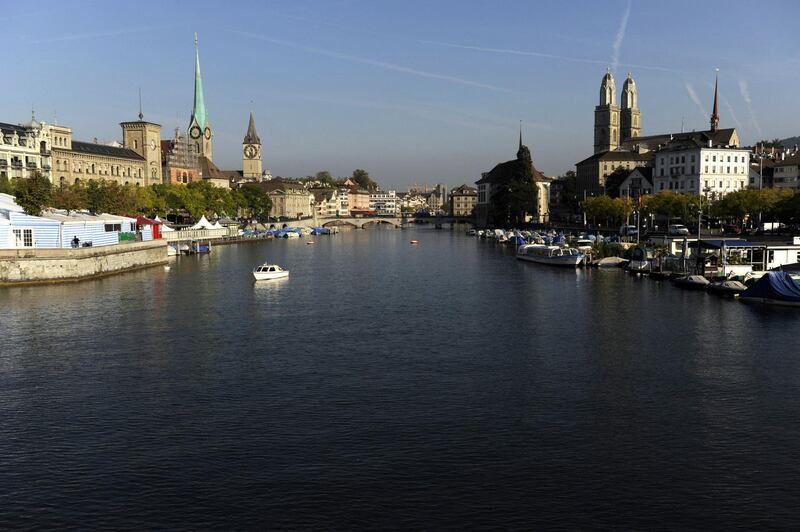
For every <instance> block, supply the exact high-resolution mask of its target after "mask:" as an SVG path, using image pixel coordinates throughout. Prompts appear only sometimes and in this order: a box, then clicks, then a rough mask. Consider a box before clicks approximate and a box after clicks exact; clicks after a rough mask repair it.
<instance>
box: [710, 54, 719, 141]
mask: <svg viewBox="0 0 800 532" xmlns="http://www.w3.org/2000/svg"><path fill="white" fill-rule="evenodd" d="M717 85H719V69H717V76H716V78H715V79H714V110H713V111H712V112H711V131H716V130H717V129H718V128H719V109H718V107H717Z"/></svg>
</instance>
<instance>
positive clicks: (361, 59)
mask: <svg viewBox="0 0 800 532" xmlns="http://www.w3.org/2000/svg"><path fill="white" fill-rule="evenodd" d="M233 33H236V34H238V35H242V36H244V37H249V38H251V39H257V40H261V41H265V42H269V43H272V44H277V45H279V46H285V47H287V48H294V49H296V50H302V51H304V52H309V53H312V54H319V55H324V56H328V57H333V58H336V59H342V60H344V61H350V62H353V63H361V64H364V65H370V66H374V67H378V68H383V69H385V70H391V71H394V72H400V73H402V74H409V75H411V76H417V77H421V78H430V79H438V80H441V81H448V82H450V83H457V84H459V85H466V86H469V87H477V88H479V89H487V90H491V91H497V92H509V93H510V92H513V91H511V90H510V89H506V88H504V87H498V86H496V85H489V84H487V83H480V82H478V81H472V80H469V79H463V78H457V77H454V76H448V75H446V74H439V73H436V72H427V71H425V70H417V69H415V68H410V67H405V66H402V65H396V64H394V63H387V62H384V61H377V60H375V59H369V58H366V57H358V56H355V55H350V54H343V53H339V52H334V51H332V50H323V49H321V48H314V47H311V46H305V45H302V44H298V43H294V42H290V41H284V40H281V39H273V38H272V37H266V36H264V35H257V34H254V33H247V32H244V31H234V32H233Z"/></svg>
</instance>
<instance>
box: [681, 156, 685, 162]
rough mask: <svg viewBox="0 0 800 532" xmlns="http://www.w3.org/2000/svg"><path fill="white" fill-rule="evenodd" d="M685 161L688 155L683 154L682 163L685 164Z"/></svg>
mask: <svg viewBox="0 0 800 532" xmlns="http://www.w3.org/2000/svg"><path fill="white" fill-rule="evenodd" d="M685 162H686V156H685V155H681V164H683V163H685Z"/></svg>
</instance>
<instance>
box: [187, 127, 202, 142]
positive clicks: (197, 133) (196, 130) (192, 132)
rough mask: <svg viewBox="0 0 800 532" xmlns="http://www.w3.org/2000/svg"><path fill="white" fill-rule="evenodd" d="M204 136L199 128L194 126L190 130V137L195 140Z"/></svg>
mask: <svg viewBox="0 0 800 532" xmlns="http://www.w3.org/2000/svg"><path fill="white" fill-rule="evenodd" d="M202 135H203V132H202V130H201V129H200V127H199V126H197V125H194V126H192V127H191V128H189V136H190V137H192V138H193V139H199V138H200V137H201V136H202Z"/></svg>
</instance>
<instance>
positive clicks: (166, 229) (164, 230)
mask: <svg viewBox="0 0 800 532" xmlns="http://www.w3.org/2000/svg"><path fill="white" fill-rule="evenodd" d="M153 221H154V222H161V232H162V233H169V232H170V231H174V230H175V229H173V228H172V227H170V226H168V225H167V223H166V222H165V221H164V220H162V219H161V218H159V217H158V216H156V217H155V218H153Z"/></svg>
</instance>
